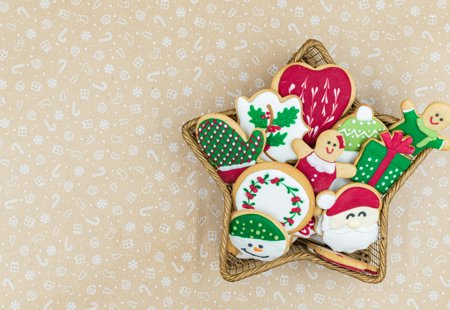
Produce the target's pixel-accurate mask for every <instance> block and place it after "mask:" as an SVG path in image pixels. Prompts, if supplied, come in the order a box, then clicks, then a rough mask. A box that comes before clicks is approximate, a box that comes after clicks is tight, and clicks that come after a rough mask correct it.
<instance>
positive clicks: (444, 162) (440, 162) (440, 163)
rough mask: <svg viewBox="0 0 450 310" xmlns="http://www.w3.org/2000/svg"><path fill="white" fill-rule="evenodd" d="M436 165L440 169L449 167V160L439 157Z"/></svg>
mask: <svg viewBox="0 0 450 310" xmlns="http://www.w3.org/2000/svg"><path fill="white" fill-rule="evenodd" d="M436 164H437V165H438V167H445V166H446V165H447V159H445V157H439V158H438V159H437V160H436Z"/></svg>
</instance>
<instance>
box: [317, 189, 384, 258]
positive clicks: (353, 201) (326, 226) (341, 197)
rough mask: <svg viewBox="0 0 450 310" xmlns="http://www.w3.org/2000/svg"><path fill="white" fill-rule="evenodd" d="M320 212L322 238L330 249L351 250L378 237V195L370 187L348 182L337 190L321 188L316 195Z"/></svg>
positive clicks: (368, 244)
mask: <svg viewBox="0 0 450 310" xmlns="http://www.w3.org/2000/svg"><path fill="white" fill-rule="evenodd" d="M316 204H317V207H318V208H320V209H322V210H325V211H323V212H322V214H321V220H320V226H321V229H320V230H321V233H322V236H323V241H324V242H325V244H327V245H328V246H329V247H330V248H332V249H333V251H337V252H346V253H353V252H355V251H358V250H363V249H366V248H367V247H369V246H370V245H371V244H372V243H374V242H375V241H376V240H377V238H378V224H377V222H378V218H379V214H380V208H381V198H380V194H379V193H378V192H377V191H376V190H375V189H374V188H373V187H371V186H369V185H366V184H362V183H350V184H347V185H345V186H344V187H342V188H340V189H339V190H338V191H337V192H336V193H335V192H332V191H323V192H321V193H319V194H318V195H317V197H316Z"/></svg>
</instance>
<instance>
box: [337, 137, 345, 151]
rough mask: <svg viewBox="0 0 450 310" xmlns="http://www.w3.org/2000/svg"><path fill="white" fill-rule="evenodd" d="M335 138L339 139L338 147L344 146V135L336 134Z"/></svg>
mask: <svg viewBox="0 0 450 310" xmlns="http://www.w3.org/2000/svg"><path fill="white" fill-rule="evenodd" d="M336 138H337V139H338V141H339V148H340V149H343V148H345V143H344V137H342V136H341V135H338V136H336Z"/></svg>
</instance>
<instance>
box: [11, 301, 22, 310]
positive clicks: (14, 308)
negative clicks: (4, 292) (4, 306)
mask: <svg viewBox="0 0 450 310" xmlns="http://www.w3.org/2000/svg"><path fill="white" fill-rule="evenodd" d="M10 307H11V310H19V309H20V308H21V307H22V304H21V303H20V301H18V300H13V301H12V302H11V304H10Z"/></svg>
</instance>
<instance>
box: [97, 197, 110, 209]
mask: <svg viewBox="0 0 450 310" xmlns="http://www.w3.org/2000/svg"><path fill="white" fill-rule="evenodd" d="M107 206H108V201H106V199H99V200H98V201H97V208H99V209H105V208H106V207H107Z"/></svg>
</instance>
